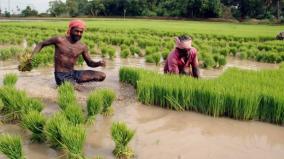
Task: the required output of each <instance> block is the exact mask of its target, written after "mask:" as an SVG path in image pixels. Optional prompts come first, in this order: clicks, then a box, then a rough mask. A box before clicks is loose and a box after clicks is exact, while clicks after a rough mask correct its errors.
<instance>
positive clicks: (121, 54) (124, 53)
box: [120, 50, 130, 58]
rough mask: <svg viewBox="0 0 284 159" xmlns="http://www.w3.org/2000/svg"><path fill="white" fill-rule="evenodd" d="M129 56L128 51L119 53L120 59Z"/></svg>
mask: <svg viewBox="0 0 284 159" xmlns="http://www.w3.org/2000/svg"><path fill="white" fill-rule="evenodd" d="M129 55H130V52H129V50H122V51H121V52H120V57H121V58H127V57H128V56H129Z"/></svg>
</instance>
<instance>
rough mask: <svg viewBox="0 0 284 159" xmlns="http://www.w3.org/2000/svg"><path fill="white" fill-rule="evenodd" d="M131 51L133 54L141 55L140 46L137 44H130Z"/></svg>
mask: <svg viewBox="0 0 284 159" xmlns="http://www.w3.org/2000/svg"><path fill="white" fill-rule="evenodd" d="M130 52H131V55H135V54H137V55H139V54H141V53H140V52H141V51H140V49H139V48H138V47H135V46H130Z"/></svg>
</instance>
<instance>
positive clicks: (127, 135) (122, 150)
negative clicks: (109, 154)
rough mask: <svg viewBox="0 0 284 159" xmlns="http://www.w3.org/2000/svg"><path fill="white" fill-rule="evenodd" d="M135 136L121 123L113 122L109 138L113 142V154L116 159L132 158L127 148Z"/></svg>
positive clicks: (131, 151) (133, 132)
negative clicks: (110, 137)
mask: <svg viewBox="0 0 284 159" xmlns="http://www.w3.org/2000/svg"><path fill="white" fill-rule="evenodd" d="M134 134H135V131H134V130H131V129H129V128H128V127H127V126H126V124H125V123H123V122H114V123H113V124H112V127H111V136H112V139H113V141H114V142H115V149H114V150H113V154H114V155H115V156H116V157H117V158H125V159H128V158H132V157H134V152H133V150H132V149H131V148H130V147H129V146H128V143H129V142H130V141H131V139H132V138H133V136H134Z"/></svg>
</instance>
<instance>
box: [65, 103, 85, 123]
mask: <svg viewBox="0 0 284 159" xmlns="http://www.w3.org/2000/svg"><path fill="white" fill-rule="evenodd" d="M63 113H64V114H65V116H66V118H67V119H68V120H69V121H70V122H71V123H73V124H74V125H78V124H83V123H84V121H85V118H84V114H83V111H82V108H81V106H80V105H77V104H71V105H68V106H67V107H66V108H65V109H64V110H63Z"/></svg>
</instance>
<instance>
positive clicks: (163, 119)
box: [0, 58, 284, 159]
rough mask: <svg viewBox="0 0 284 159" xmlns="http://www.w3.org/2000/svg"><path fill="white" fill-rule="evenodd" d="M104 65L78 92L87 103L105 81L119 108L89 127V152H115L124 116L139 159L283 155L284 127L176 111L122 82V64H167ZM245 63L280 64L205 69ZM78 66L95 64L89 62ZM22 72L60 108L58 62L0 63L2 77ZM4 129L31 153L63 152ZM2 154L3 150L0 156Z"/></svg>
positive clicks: (51, 106)
mask: <svg viewBox="0 0 284 159" xmlns="http://www.w3.org/2000/svg"><path fill="white" fill-rule="evenodd" d="M107 63H108V65H107V67H105V68H99V69H96V70H101V71H103V72H105V73H106V74H107V78H106V80H105V81H104V82H101V83H86V84H84V85H83V87H84V88H85V90H84V91H83V92H77V97H78V99H79V100H80V102H81V103H82V104H84V105H85V101H86V98H87V95H88V93H89V92H90V91H92V90H95V89H97V88H100V87H109V88H112V89H114V90H115V91H116V93H117V99H116V101H115V102H114V105H113V106H114V109H115V114H114V116H112V117H108V118H106V117H102V116H99V117H98V118H97V121H96V123H95V125H94V126H91V127H90V128H88V133H87V134H88V136H87V140H86V144H85V154H86V156H87V157H90V158H94V157H95V156H98V155H100V156H103V157H104V158H106V159H109V158H113V156H112V150H113V148H114V143H113V142H112V140H111V135H110V127H111V123H112V122H113V121H125V122H126V123H127V124H128V125H129V127H131V128H133V129H135V130H136V135H135V137H134V139H133V141H132V142H131V143H130V144H131V146H132V147H133V149H134V150H135V152H136V157H135V158H139V159H146V158H147V159H158V158H163V159H173V158H178V159H187V158H198V159H208V158H212V159H239V158H257V159H268V158H269V159H270V158H273V159H278V158H279V159H280V158H283V156H284V127H282V126H276V125H272V124H268V123H262V122H257V121H237V120H232V119H228V118H213V117H209V116H205V115H202V114H198V113H194V112H176V111H171V110H166V109H162V108H160V107H156V106H146V105H143V104H141V103H139V102H137V99H136V95H135V90H134V89H133V88H132V87H131V86H129V85H126V84H123V83H120V82H119V79H118V70H119V67H121V66H133V67H143V68H146V69H150V70H154V71H157V72H160V73H162V71H163V67H162V65H160V66H155V65H149V64H146V63H145V62H144V60H143V59H140V58H132V59H119V58H116V59H115V60H114V61H108V62H107ZM235 66H238V67H241V68H245V69H253V70H258V69H270V68H277V67H278V66H277V65H274V64H261V63H257V62H250V61H240V60H236V59H233V58H232V59H229V60H228V64H227V65H226V66H225V67H224V68H223V69H221V70H202V75H203V77H204V78H211V77H212V78H214V77H217V76H219V75H220V74H222V72H223V70H225V69H227V68H228V67H235ZM79 69H90V68H87V67H86V66H83V67H80V68H79ZM10 72H14V73H17V74H18V75H19V81H18V83H17V87H18V88H19V89H23V90H25V91H27V93H28V94H29V95H31V96H34V97H39V98H42V99H43V100H44V102H45V103H46V105H47V106H46V107H45V109H44V110H43V113H44V114H45V115H47V116H48V115H51V114H53V113H54V112H56V111H59V108H58V106H57V104H56V102H55V101H56V96H57V92H56V85H55V82H54V79H53V78H54V77H53V68H52V67H47V68H39V69H36V70H33V71H32V72H24V73H20V72H18V71H17V65H16V63H15V62H13V61H8V62H1V63H0V81H2V79H3V76H4V74H5V73H10ZM0 132H1V133H3V132H8V133H15V134H20V135H21V136H23V139H24V151H25V154H26V156H27V158H29V159H38V158H40V159H54V158H60V156H62V154H61V153H59V152H57V151H54V150H53V149H50V148H49V147H48V146H47V145H46V144H41V145H39V144H32V143H30V142H29V139H28V135H29V134H28V133H27V132H25V131H23V129H22V128H20V126H17V125H3V126H1V127H0ZM0 158H1V156H0Z"/></svg>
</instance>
